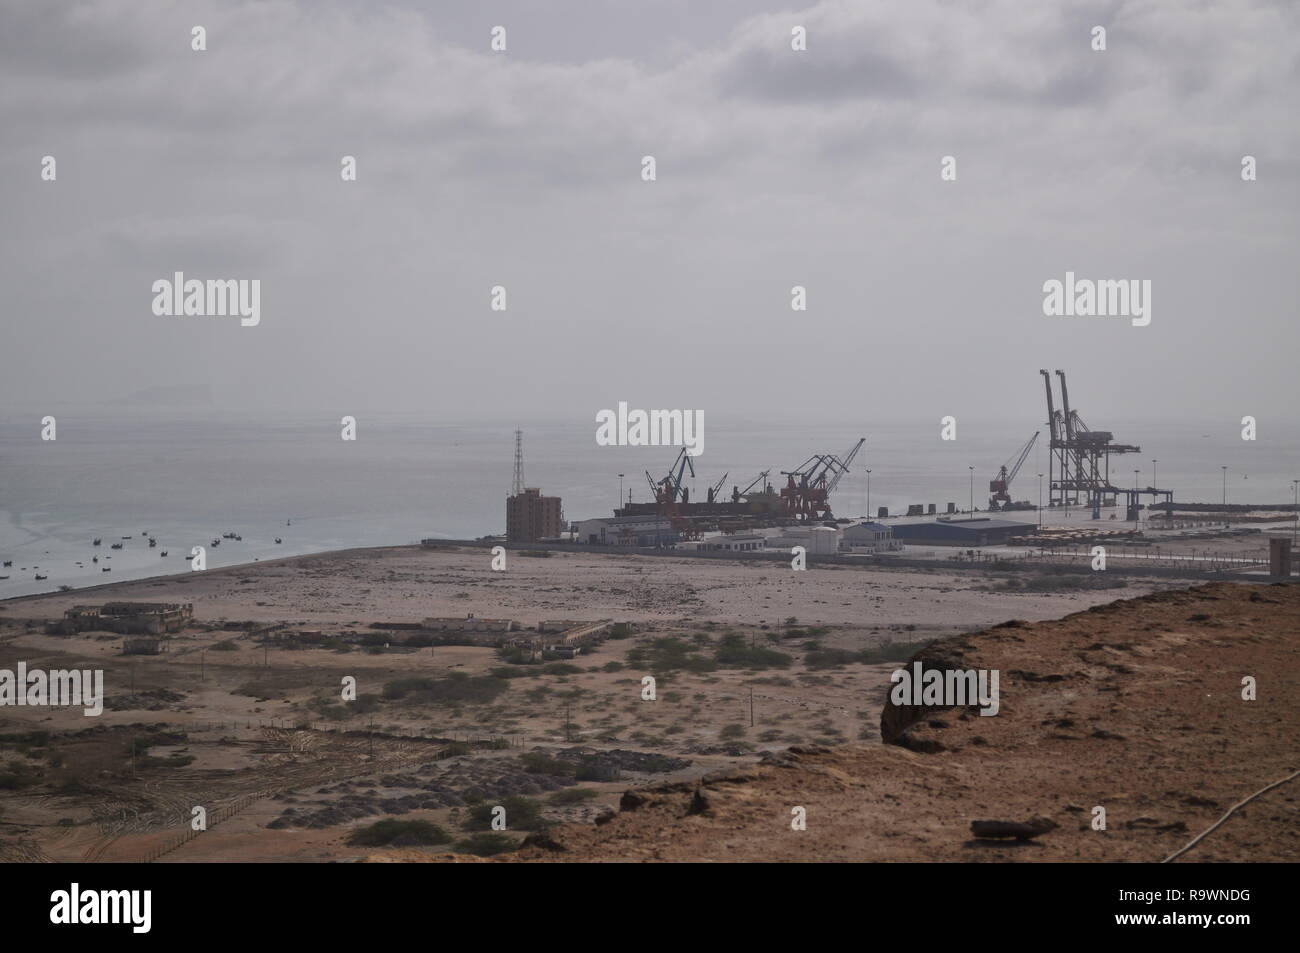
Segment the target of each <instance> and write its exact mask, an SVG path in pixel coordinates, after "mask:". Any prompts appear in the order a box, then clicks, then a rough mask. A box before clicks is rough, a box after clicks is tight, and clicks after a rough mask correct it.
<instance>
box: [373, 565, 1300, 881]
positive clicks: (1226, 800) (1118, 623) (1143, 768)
mask: <svg viewBox="0 0 1300 953" xmlns="http://www.w3.org/2000/svg"><path fill="white" fill-rule="evenodd" d="M1297 623H1300V587H1297V586H1269V585H1240V584H1227V583H1217V584H1213V585H1209V586H1204V587H1198V588H1195V589H1192V590H1189V591H1180V592H1168V593H1162V594H1158V595H1153V596H1149V597H1144V598H1140V599H1136V600H1126V601H1121V602H1116V603H1114V604H1112V605H1109V606H1106V607H1104V608H1101V609H1099V610H1095V611H1090V612H1084V613H1079V614H1074V615H1070V616H1067V617H1066V618H1064V619H1061V620H1059V621H1053V622H1045V623H1038V624H1034V625H1022V626H1008V627H999V628H995V629H991V630H988V631H985V632H981V633H979V634H976V635H970V636H963V637H957V638H955V639H953V640H949V641H946V642H942V643H937V644H936V645H935V646H932V647H931V649H929V650H926V652H925V653H923V656H928V657H931V658H935V659H937V658H940V657H943V656H947V657H948V658H949V659H950V660H951V661H953V662H955V663H957V664H958V665H960V666H962V667H976V668H981V667H982V668H998V669H999V670H1000V671H1001V672H1002V674H1003V681H1002V709H1001V712H1000V713H999V714H998V715H997V716H995V717H990V718H984V717H980V716H978V715H973V714H972V713H969V712H967V711H965V710H954V709H949V710H943V711H935V710H932V711H929V712H925V713H923V716H922V717H921V719H920V720H919V721H916V722H915V723H914V724H912V725H911V726H910V727H908V728H907V729H906V732H905V735H904V736H903V738H904V740H905V741H906V743H907V744H908V745H910V746H911V749H925V750H926V751H927V752H928V753H922V752H921V750H910V749H909V748H904V747H900V746H896V745H872V746H846V747H841V748H836V749H830V750H827V749H819V748H810V749H802V750H800V749H796V750H794V751H792V752H789V753H787V754H783V755H775V756H771V757H769V759H768V760H767V761H766V762H765V763H760V764H757V765H753V766H749V767H743V768H738V769H733V770H731V771H729V772H724V773H722V774H721V775H720V776H718V777H715V778H712V779H706V780H705V781H704V783H702V784H700V783H686V784H676V785H664V786H658V787H651V788H649V789H643V790H640V791H636V792H631V793H630V794H629V795H628V796H627V797H625V798H624V799H623V807H624V809H623V811H622V812H621V813H620V814H619V815H618V816H617V817H615V818H614V819H612V820H611V821H610V822H609V823H606V824H603V825H600V826H596V827H592V826H568V827H564V828H560V829H557V830H554V831H550V832H548V833H547V836H546V843H547V846H538V847H532V848H528V849H525V850H523V851H521V852H518V853H515V854H511V855H507V859H509V860H512V861H587V862H590V861H624V860H661V861H683V860H689V861H814V860H822V861H824V860H853V861H887V860H926V861H1004V862H1024V861H1156V860H1161V859H1163V858H1164V857H1166V856H1168V855H1169V854H1171V853H1172V852H1174V851H1176V850H1177V849H1179V848H1180V847H1182V846H1184V845H1185V844H1187V843H1188V842H1189V841H1190V840H1191V839H1192V838H1193V837H1194V836H1195V835H1196V834H1198V833H1200V832H1202V831H1204V830H1205V829H1207V828H1208V827H1209V826H1210V825H1211V824H1213V823H1214V822H1215V821H1216V820H1218V819H1219V817H1220V816H1221V815H1222V814H1223V813H1224V812H1225V811H1226V810H1227V809H1228V808H1229V807H1230V806H1231V805H1233V804H1235V803H1236V802H1238V801H1240V800H1242V799H1244V798H1246V797H1247V796H1248V795H1250V794H1251V793H1253V792H1255V791H1257V790H1259V789H1260V788H1263V787H1264V786H1265V785H1267V784H1269V783H1270V782H1273V781H1276V780H1279V779H1281V778H1284V777H1287V776H1288V775H1290V774H1291V773H1293V772H1295V771H1296V770H1297V768H1300V735H1298V734H1297V732H1296V724H1297V721H1296V713H1297V711H1298V710H1300V646H1298V645H1297V642H1296V628H1297ZM1248 675H1249V676H1253V677H1255V678H1256V679H1257V680H1258V697H1257V700H1254V701H1248V700H1244V699H1243V698H1242V678H1243V677H1244V676H1248ZM891 719H893V713H891V716H890V718H887V719H886V721H890V720H891ZM796 807H800V808H803V809H804V810H806V812H807V829H806V830H802V831H800V830H792V827H791V817H792V813H791V812H792V809H794V808H796ZM1096 808H1104V809H1105V811H1106V827H1105V829H1104V830H1097V829H1094V826H1093V823H1092V821H1093V818H1094V817H1095V816H1096V813H1095V809H1096ZM1033 817H1046V818H1048V819H1050V820H1052V821H1053V822H1054V823H1056V824H1057V825H1058V826H1057V827H1056V828H1055V829H1053V830H1050V831H1048V833H1046V834H1043V835H1042V836H1040V837H1038V838H1036V839H1033V840H1028V841H985V840H979V839H976V838H974V837H973V836H972V834H971V830H970V823H971V821H973V820H977V819H982V820H1011V821H1028V820H1029V819H1030V818H1033ZM377 859H389V860H391V859H405V860H420V859H425V858H423V857H420V856H418V855H417V854H415V853H414V852H396V853H393V852H389V853H387V854H384V853H381V854H380V855H379V857H377ZM1227 860H1232V861H1275V862H1295V861H1296V860H1300V782H1298V781H1292V782H1290V783H1289V784H1288V785H1285V786H1282V787H1279V788H1275V789H1273V790H1272V791H1271V792H1269V793H1268V794H1266V795H1264V796H1263V797H1261V798H1259V799H1257V800H1255V801H1253V802H1252V803H1251V804H1249V805H1247V806H1246V807H1244V808H1243V809H1242V810H1241V811H1240V812H1238V813H1237V814H1236V815H1234V816H1233V817H1232V818H1231V819H1229V820H1228V821H1227V823H1226V824H1225V825H1224V826H1223V827H1222V828H1220V829H1219V830H1217V831H1215V832H1214V833H1213V834H1211V835H1209V837H1207V838H1206V839H1205V840H1204V841H1202V842H1201V843H1200V844H1199V845H1197V846H1196V847H1195V848H1194V849H1193V850H1192V851H1191V852H1189V853H1188V854H1186V855H1185V856H1184V857H1183V858H1182V859H1180V860H1179V862H1180V863H1189V862H1212V861H1227Z"/></svg>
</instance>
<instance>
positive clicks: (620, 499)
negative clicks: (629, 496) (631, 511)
mask: <svg viewBox="0 0 1300 953" xmlns="http://www.w3.org/2000/svg"><path fill="white" fill-rule="evenodd" d="M618 508H619V509H622V508H623V474H621V473H620V474H619V475H618Z"/></svg>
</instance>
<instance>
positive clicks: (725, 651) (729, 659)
mask: <svg viewBox="0 0 1300 953" xmlns="http://www.w3.org/2000/svg"><path fill="white" fill-rule="evenodd" d="M713 657H714V661H716V662H717V664H718V665H719V666H720V667H722V668H748V669H765V668H789V667H790V663H791V662H792V661H793V659H791V657H790V656H789V655H786V654H785V653H784V652H778V651H777V650H776V649H769V648H767V647H766V646H762V645H753V644H751V643H750V642H747V641H746V640H745V637H744V636H743V635H739V634H736V633H730V634H728V635H724V636H723V637H722V641H721V642H719V643H718V648H717V651H716V652H715V653H714V656H713Z"/></svg>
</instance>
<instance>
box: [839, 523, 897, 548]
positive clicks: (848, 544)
mask: <svg viewBox="0 0 1300 953" xmlns="http://www.w3.org/2000/svg"><path fill="white" fill-rule="evenodd" d="M902 548H903V544H902V543H900V542H898V541H897V540H895V539H894V528H893V527H892V526H886V525H885V524H884V523H873V522H867V523H854V524H853V525H852V526H848V527H845V529H844V531H843V533H841V535H840V549H842V550H843V551H844V552H846V553H881V552H891V551H894V550H899V549H902Z"/></svg>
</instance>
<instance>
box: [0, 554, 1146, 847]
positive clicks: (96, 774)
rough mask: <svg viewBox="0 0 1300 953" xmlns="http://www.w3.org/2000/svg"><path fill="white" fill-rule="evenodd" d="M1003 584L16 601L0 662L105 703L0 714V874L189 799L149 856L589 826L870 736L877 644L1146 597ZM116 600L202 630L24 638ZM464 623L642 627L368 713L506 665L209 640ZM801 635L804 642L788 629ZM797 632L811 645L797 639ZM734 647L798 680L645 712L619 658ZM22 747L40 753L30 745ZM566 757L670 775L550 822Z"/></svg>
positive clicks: (246, 581) (325, 584)
mask: <svg viewBox="0 0 1300 953" xmlns="http://www.w3.org/2000/svg"><path fill="white" fill-rule="evenodd" d="M994 581H995V578H994V577H990V575H989V574H987V573H984V572H980V571H971V572H915V571H886V570H858V569H843V568H817V567H814V568H812V569H810V570H809V571H807V572H801V573H795V572H793V571H791V570H789V569H787V568H783V567H779V566H775V565H753V564H748V565H747V564H740V563H727V562H721V561H713V560H707V561H706V560H695V559H672V558H658V557H656V558H647V557H634V556H606V555H594V554H593V555H587V554H582V555H567V554H557V555H554V556H551V557H549V558H525V557H518V556H512V557H511V561H510V564H509V569H508V570H507V572H506V573H494V572H492V571H491V569H490V568H489V565H488V556H487V554H486V553H485V552H484V551H481V550H421V549H419V548H414V547H407V548H393V549H381V550H364V551H350V552H345V553H335V554H328V555H317V556H305V557H297V558H293V559H288V560H283V561H280V562H276V563H260V564H257V565H255V566H250V567H242V568H237V569H229V570H210V571H208V572H205V573H194V574H191V575H189V576H184V577H180V578H179V579H165V580H154V581H140V582H124V583H119V584H117V585H113V586H109V587H105V588H103V589H100V590H97V591H95V592H91V593H87V592H79V593H69V594H55V595H48V596H39V597H28V598H24V599H19V600H11V601H9V602H7V603H4V604H3V609H2V610H0V667H6V668H13V667H14V666H15V665H16V663H17V662H18V661H25V662H26V663H27V664H28V666H30V667H44V668H67V667H74V666H75V667H86V666H90V667H95V668H102V669H103V670H104V672H105V683H106V694H107V695H108V696H109V698H110V701H111V702H112V704H110V707H109V708H108V710H106V711H105V712H104V713H103V714H102V715H101V716H99V717H98V718H93V719H87V718H85V717H84V716H83V715H82V714H81V713H80V712H79V711H73V710H67V709H53V710H51V709H31V708H3V709H0V736H8V741H5V740H3V738H0V777H3V775H4V773H6V772H11V771H14V770H19V771H22V770H27V769H31V770H35V771H36V772H38V773H39V774H40V780H39V783H37V784H35V785H32V784H30V783H29V784H28V785H27V786H25V787H15V788H9V789H4V788H3V787H0V857H2V858H5V859H8V860H15V861H22V860H91V861H114V860H124V861H129V860H139V859H142V858H144V857H147V856H149V854H150V851H151V850H153V849H155V848H157V847H159V846H160V845H167V844H168V843H169V842H171V841H174V840H175V838H176V837H177V835H178V833H183V832H184V831H185V830H186V827H187V822H188V818H189V815H190V811H191V810H192V808H193V807H194V806H195V805H201V806H204V808H205V809H206V810H208V811H209V812H210V814H211V815H212V816H213V817H219V818H220V820H219V822H217V823H215V824H214V825H213V826H212V827H211V829H210V830H208V831H207V832H205V833H203V834H202V835H201V836H199V837H197V838H194V839H192V840H189V841H187V842H186V843H184V844H182V845H180V846H177V847H176V849H174V850H172V851H171V852H169V853H167V854H166V855H164V856H163V857H162V858H161V859H162V861H163V862H180V863H185V862H203V861H225V860H254V861H255V860H279V861H284V860H292V861H303V862H319V861H323V860H347V859H356V858H358V857H362V856H365V854H366V853H367V851H366V850H365V849H361V848H357V847H354V846H351V845H349V844H348V843H347V838H348V836H349V835H350V834H351V833H352V832H353V831H354V830H355V829H356V828H358V827H360V826H363V825H365V824H368V823H370V822H372V821H374V820H376V819H377V818H379V817H383V816H387V815H395V816H401V817H405V818H410V819H425V820H432V821H434V822H436V823H438V824H441V825H443V826H444V827H446V828H447V829H448V830H452V831H458V830H459V825H460V822H461V820H462V814H461V812H462V810H463V807H462V806H460V805H462V803H463V802H462V801H461V800H460V799H461V798H462V797H463V796H465V795H467V794H472V793H474V792H476V791H477V792H480V793H482V794H483V795H484V796H493V797H497V796H504V795H508V794H512V793H518V794H521V795H524V796H529V797H535V798H538V799H540V800H541V801H542V803H543V804H544V805H546V817H547V818H548V820H550V821H552V822H557V823H559V822H565V821H575V822H579V823H582V824H585V825H587V826H588V827H590V826H591V823H592V821H594V820H595V819H596V818H597V817H598V816H600V815H601V814H602V813H604V812H610V811H612V810H613V809H615V808H616V807H617V805H618V804H619V801H620V798H621V796H622V794H623V792H624V791H625V790H626V789H627V788H628V787H629V786H633V787H637V786H643V785H647V784H651V783H654V782H656V781H662V780H665V779H667V780H669V781H679V782H689V783H693V782H694V781H695V780H697V779H698V778H699V777H700V776H702V775H704V774H706V773H708V772H711V771H716V770H719V769H726V768H734V767H736V766H741V765H747V764H750V763H752V762H753V760H754V759H755V758H756V757H758V756H759V755H761V754H763V753H764V752H776V751H781V750H784V749H785V748H786V747H788V746H790V745H800V744H803V745H808V744H821V745H833V746H839V745H844V744H846V743H848V742H852V741H855V740H865V741H867V742H875V741H877V740H878V738H879V735H878V731H877V726H878V724H879V721H880V714H881V706H882V704H883V702H884V699H885V695H886V689H887V687H888V677H889V672H890V671H891V670H892V669H893V668H894V667H895V666H896V664H897V663H898V662H900V661H902V659H903V657H904V656H905V655H907V654H909V653H910V652H911V651H913V649H912V648H905V649H899V650H898V651H894V650H892V649H890V648H888V646H892V645H894V644H895V643H897V644H899V645H900V646H906V645H907V644H908V643H909V642H915V641H917V640H925V639H932V638H936V637H939V636H947V635H951V634H953V633H960V632H969V631H974V630H977V629H979V628H980V627H983V626H988V625H990V624H996V623H998V622H1002V621H1005V620H1007V619H1011V618H1020V619H1045V618H1053V617H1057V616H1060V615H1061V614H1063V613H1065V612H1068V611H1070V610H1071V609H1076V608H1077V609H1083V608H1087V607H1090V606H1097V605H1103V604H1105V603H1106V602H1108V601H1109V600H1110V599H1112V598H1113V596H1114V595H1115V594H1117V593H1123V594H1128V593H1134V592H1143V591H1146V588H1147V587H1146V586H1145V585H1131V586H1129V587H1127V588H1125V589H1121V590H1105V591H1079V592H1076V591H1069V592H1050V591H1047V592H1036V593H1022V592H1007V591H997V590H995V589H994V588H992V586H991V583H993V582H994ZM1159 585H1162V586H1167V585H1169V584H1168V583H1160V584H1159ZM109 599H127V600H138V601H145V600H164V601H180V602H193V603H194V606H195V617H196V621H195V625H194V626H192V627H191V628H189V629H187V630H186V631H185V632H182V633H180V634H178V635H177V636H175V637H174V638H173V639H172V640H171V641H170V647H169V651H168V652H166V653H164V654H162V655H159V656H145V657H125V656H122V655H121V654H120V653H121V637H120V636H115V635H112V634H108V633H85V634H82V635H80V636H75V637H65V636H55V635H45V634H43V632H42V631H41V629H40V626H39V624H37V623H38V622H39V620H43V619H54V618H58V617H59V616H60V615H61V614H62V611H63V610H64V609H65V608H66V607H68V606H70V605H74V604H82V603H87V602H90V603H94V602H101V601H106V600H109ZM471 612H472V613H475V614H476V615H479V616H484V617H491V618H510V619H515V620H517V621H519V622H521V623H523V624H531V623H536V622H538V621H542V620H550V619H593V620H594V619H606V618H612V619H615V620H618V621H629V622H632V623H634V629H635V634H634V636H633V637H632V638H627V639H618V640H609V641H606V642H604V643H602V644H599V645H597V646H595V647H594V650H593V652H592V654H584V655H582V656H580V657H579V658H578V659H576V660H574V662H573V663H572V666H573V668H572V669H565V670H563V671H562V672H557V673H552V674H545V675H543V674H541V673H540V672H538V671H536V670H530V671H528V672H527V673H526V675H527V677H522V678H511V679H510V680H509V681H508V687H507V689H506V690H505V691H504V692H503V693H502V694H500V695H499V697H496V698H495V699H493V700H490V701H485V702H482V703H477V702H476V703H466V704H456V705H447V704H441V705H423V704H421V705H415V704H404V703H401V702H390V701H380V702H379V703H378V704H375V705H372V706H371V708H370V709H369V710H368V711H367V713H366V714H356V713H352V712H351V710H349V709H346V707H345V706H340V705H339V692H340V684H341V680H342V679H343V678H344V677H345V676H348V677H351V678H355V679H356V682H357V690H358V692H359V693H361V694H362V695H363V696H365V695H368V696H372V697H381V696H382V695H383V692H384V687H385V686H386V685H387V684H389V683H390V682H393V681H394V680H398V679H403V678H410V677H422V678H434V679H439V678H445V677H448V676H449V675H451V674H452V673H462V674H464V675H468V676H472V677H479V678H482V677H484V676H486V675H487V674H488V673H489V672H490V671H492V670H493V669H495V668H497V667H499V666H501V664H502V662H501V660H500V659H499V658H498V657H497V654H496V652H495V651H494V650H493V649H491V648H488V647H473V646H438V647H435V648H432V649H429V648H423V649H405V648H402V647H399V646H389V647H373V648H369V649H364V648H362V647H360V646H357V647H355V649H354V650H351V651H342V650H338V649H334V648H313V647H299V648H290V647H286V646H285V645H281V644H274V643H271V644H268V643H264V642H259V641H258V639H257V637H256V636H253V635H250V634H249V633H248V632H247V631H246V630H245V629H244V627H242V626H240V625H235V626H234V627H233V628H222V627H221V626H220V623H222V622H230V623H238V622H247V621H252V622H285V623H288V624H290V625H307V626H310V627H313V628H321V629H323V630H324V631H325V632H326V633H327V634H329V635H343V636H348V635H351V636H358V635H361V634H364V633H367V632H369V631H371V630H369V629H368V628H367V626H368V624H369V623H371V622H381V621H388V622H394V621H417V620H419V619H422V618H424V617H426V616H459V615H464V614H466V613H471ZM791 618H794V619H796V620H797V625H798V626H799V627H800V628H798V629H793V626H791V625H787V624H786V622H787V620H789V619H791ZM810 626H822V627H824V630H819V632H818V634H817V635H815V636H811V635H808V634H807V629H808V627H810ZM792 629H793V631H794V632H803V633H805V634H803V635H798V636H795V635H794V634H793V633H792ZM726 632H734V633H737V634H740V635H742V636H744V637H745V639H746V640H747V641H749V642H750V643H751V644H759V645H767V646H771V647H773V648H775V649H777V650H779V651H780V652H782V653H784V654H786V655H787V656H788V657H789V659H790V664H789V666H788V667H785V668H781V669H768V670H761V669H760V670H750V669H747V668H743V667H718V668H716V669H714V670H708V671H700V672H691V671H677V672H658V673H657V674H658V676H659V695H658V697H657V699H656V700H655V701H653V702H650V703H648V702H646V701H645V700H644V699H643V698H642V697H641V689H642V684H641V676H642V675H644V674H645V672H646V669H645V666H643V665H641V664H640V663H638V662H634V661H631V655H630V653H631V652H633V651H643V650H644V649H645V647H646V646H647V645H650V644H652V642H653V640H655V639H658V638H661V637H665V636H672V637H675V638H678V639H681V640H683V641H687V642H690V643H691V644H692V645H696V646H702V648H700V651H702V652H704V653H705V654H706V655H707V654H708V653H709V652H711V651H713V649H714V648H715V647H716V645H717V643H718V640H719V639H720V638H721V637H722V636H723V635H724V634H725V633H726ZM881 646H886V648H884V649H882V650H881V651H882V652H883V654H882V655H880V656H879V657H878V660H877V661H875V662H872V663H867V662H848V663H845V664H842V665H841V664H837V665H833V666H830V667H825V666H821V665H818V666H814V665H812V664H811V663H810V662H809V653H810V652H811V651H813V650H814V649H818V648H821V649H839V650H844V651H848V652H857V651H860V650H862V649H865V648H873V647H874V648H879V647H881ZM895 655H896V656H897V657H896V658H895V657H894V656H895ZM33 730H39V731H45V732H50V733H51V735H52V738H51V739H50V740H48V741H32V740H30V739H26V738H25V736H26V733H30V732H31V731H33ZM164 733H165V734H164ZM150 735H154V736H156V737H153V738H152V740H150V739H149V736H150ZM491 739H496V741H497V742H499V743H501V744H504V745H505V746H506V747H505V748H504V750H487V749H485V748H476V749H475V750H473V751H471V752H470V753H468V754H463V755H459V754H458V755H455V756H452V757H448V755H449V754H451V750H450V748H449V741H451V740H456V741H470V742H475V743H478V744H483V743H485V742H487V741H489V740H491ZM140 744H144V745H147V746H148V747H147V749H142V748H140V747H139V745H140ZM575 746H576V747H579V748H581V749H583V750H587V751H592V752H610V751H624V752H629V751H630V752H633V753H634V755H635V753H636V752H640V753H642V754H643V755H644V754H649V755H653V756H663V757H667V758H670V759H676V760H674V761H673V762H672V766H671V767H668V768H664V769H656V770H655V771H653V772H651V773H641V772H639V770H637V769H635V768H632V769H629V770H628V771H626V772H625V773H624V776H623V777H622V778H621V779H619V780H617V781H597V782H592V783H583V784H582V786H583V787H585V788H590V789H591V790H592V791H593V796H592V798H591V799H590V800H588V801H585V802H583V803H581V804H579V805H575V806H572V807H563V806H560V805H559V804H558V803H552V802H551V798H552V796H553V795H554V794H555V791H556V788H555V787H554V786H553V785H552V784H551V782H549V781H546V780H545V779H541V778H538V777H537V776H536V775H534V774H530V773H529V772H528V771H527V770H525V768H524V767H523V763H522V761H521V758H522V757H523V755H524V754H525V753H526V752H529V751H544V752H549V753H550V754H552V755H554V754H557V753H559V752H563V751H566V750H570V749H573V748H575ZM146 750H147V754H146ZM890 754H897V753H896V752H890ZM880 756H881V755H879V754H877V755H875V757H880ZM636 757H640V755H636ZM168 758H177V759H180V760H182V761H184V762H185V763H183V764H175V765H172V764H170V763H168V761H167V759H168ZM564 783H565V784H572V783H573V782H572V781H568V782H564ZM539 785H540V786H539ZM425 853H429V851H426V852H425Z"/></svg>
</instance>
